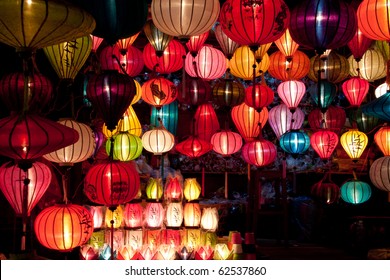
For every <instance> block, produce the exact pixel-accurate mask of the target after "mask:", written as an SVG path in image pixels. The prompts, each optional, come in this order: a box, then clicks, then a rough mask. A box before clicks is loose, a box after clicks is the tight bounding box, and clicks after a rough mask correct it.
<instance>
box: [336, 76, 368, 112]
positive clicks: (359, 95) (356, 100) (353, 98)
mask: <svg viewBox="0 0 390 280" xmlns="http://www.w3.org/2000/svg"><path fill="white" fill-rule="evenodd" d="M369 87H370V84H369V83H368V81H367V80H364V79H361V78H359V77H352V78H350V79H348V80H346V81H345V82H344V83H343V84H342V86H341V88H342V90H343V93H344V95H345V97H346V98H347V100H348V102H349V104H350V105H351V106H352V107H359V106H360V104H362V102H363V100H364V98H365V97H366V95H367V93H368V90H369Z"/></svg>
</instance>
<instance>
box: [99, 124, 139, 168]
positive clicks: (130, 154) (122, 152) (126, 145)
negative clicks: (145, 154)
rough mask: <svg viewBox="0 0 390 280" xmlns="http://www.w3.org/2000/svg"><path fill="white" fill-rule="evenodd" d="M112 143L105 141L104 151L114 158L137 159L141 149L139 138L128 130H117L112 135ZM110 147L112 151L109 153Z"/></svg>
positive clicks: (123, 159)
mask: <svg viewBox="0 0 390 280" xmlns="http://www.w3.org/2000/svg"><path fill="white" fill-rule="evenodd" d="M112 138H113V139H112V140H111V141H113V143H112V142H111V141H106V153H107V155H109V156H111V155H112V158H113V159H114V160H119V161H131V160H135V159H137V158H138V157H139V156H140V155H141V153H142V150H143V147H142V141H141V138H139V137H138V136H136V135H134V134H131V133H130V132H129V131H126V132H119V133H118V134H116V135H114V136H112ZM111 147H113V152H112V153H111Z"/></svg>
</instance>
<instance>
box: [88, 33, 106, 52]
mask: <svg viewBox="0 0 390 280" xmlns="http://www.w3.org/2000/svg"><path fill="white" fill-rule="evenodd" d="M90 36H91V39H92V48H91V53H92V54H93V55H96V52H97V50H98V48H99V47H100V45H101V44H102V42H103V40H104V39H103V38H100V37H98V36H94V35H92V34H90Z"/></svg>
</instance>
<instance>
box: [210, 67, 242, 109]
mask: <svg viewBox="0 0 390 280" xmlns="http://www.w3.org/2000/svg"><path fill="white" fill-rule="evenodd" d="M229 76H231V75H230V74H229ZM244 98H245V88H244V86H243V85H242V83H240V82H239V81H237V80H235V79H232V78H226V79H220V80H219V81H217V82H216V83H215V84H214V86H213V90H212V99H213V103H214V104H216V105H218V106H220V107H232V106H236V105H239V104H241V103H242V102H243V101H244Z"/></svg>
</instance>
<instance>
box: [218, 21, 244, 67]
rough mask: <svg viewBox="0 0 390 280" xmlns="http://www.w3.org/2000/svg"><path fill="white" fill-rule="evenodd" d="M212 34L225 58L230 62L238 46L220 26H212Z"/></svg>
mask: <svg viewBox="0 0 390 280" xmlns="http://www.w3.org/2000/svg"><path fill="white" fill-rule="evenodd" d="M214 34H215V38H216V39H217V41H218V43H219V45H220V46H221V49H222V51H223V53H224V54H225V56H226V58H227V59H228V60H230V59H231V58H232V57H233V54H234V52H235V51H236V49H237V48H238V47H239V46H240V44H238V43H236V42H235V41H233V40H232V39H230V38H229V37H228V36H227V35H226V33H225V32H224V31H223V28H222V26H221V25H220V24H216V25H215V26H214Z"/></svg>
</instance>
